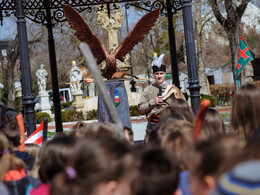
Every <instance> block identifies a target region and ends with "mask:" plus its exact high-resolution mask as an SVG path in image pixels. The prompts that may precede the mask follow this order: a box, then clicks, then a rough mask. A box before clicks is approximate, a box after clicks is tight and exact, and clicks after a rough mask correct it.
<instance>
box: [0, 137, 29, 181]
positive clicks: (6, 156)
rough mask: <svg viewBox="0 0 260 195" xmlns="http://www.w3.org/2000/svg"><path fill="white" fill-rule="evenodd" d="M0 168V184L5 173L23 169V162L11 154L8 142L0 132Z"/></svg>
mask: <svg viewBox="0 0 260 195" xmlns="http://www.w3.org/2000/svg"><path fill="white" fill-rule="evenodd" d="M0 167H1V168H0V182H2V181H3V179H4V175H5V173H6V172H7V171H9V170H12V169H24V168H25V164H24V162H23V161H22V160H20V159H19V158H16V157H15V156H13V155H12V154H11V149H10V145H9V141H8V139H7V137H6V136H5V135H4V134H3V133H2V132H0Z"/></svg>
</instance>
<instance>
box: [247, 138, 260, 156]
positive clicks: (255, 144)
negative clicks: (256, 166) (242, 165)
mask: <svg viewBox="0 0 260 195" xmlns="http://www.w3.org/2000/svg"><path fill="white" fill-rule="evenodd" d="M245 143H246V147H245V149H244V151H243V160H245V161H246V160H256V159H257V160H260V152H259V148H260V135H259V134H256V135H254V136H251V137H250V138H248V139H247V141H246V142H245Z"/></svg>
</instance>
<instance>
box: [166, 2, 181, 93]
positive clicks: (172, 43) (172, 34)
mask: <svg viewBox="0 0 260 195" xmlns="http://www.w3.org/2000/svg"><path fill="white" fill-rule="evenodd" d="M166 3H167V17H168V35H169V44H170V55H171V68H172V84H173V85H175V86H176V87H178V88H179V89H180V88H181V86H180V80H179V69H178V63H177V55H176V42H175V30H174V26H173V21H172V19H173V10H172V8H173V5H172V3H173V2H172V1H171V0H166Z"/></svg>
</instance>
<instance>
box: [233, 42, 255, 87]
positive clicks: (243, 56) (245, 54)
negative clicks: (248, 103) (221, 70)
mask: <svg viewBox="0 0 260 195" xmlns="http://www.w3.org/2000/svg"><path fill="white" fill-rule="evenodd" d="M254 58H255V54H254V53H253V52H252V50H251V49H250V47H249V46H248V45H247V44H246V42H245V41H244V40H243V39H242V38H241V37H240V46H239V55H238V58H237V67H236V81H235V82H236V86H237V89H239V88H240V85H241V73H242V70H243V69H244V68H245V67H246V65H247V64H248V63H249V62H251V61H252V60H253V59H254Z"/></svg>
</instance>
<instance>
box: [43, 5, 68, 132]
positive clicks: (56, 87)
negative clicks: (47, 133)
mask: <svg viewBox="0 0 260 195" xmlns="http://www.w3.org/2000/svg"><path fill="white" fill-rule="evenodd" d="M44 7H45V9H46V21H47V29H48V46H49V58H50V67H51V81H52V92H53V103H54V113H55V125H56V132H62V131H63V127H62V119H61V108H60V93H59V85H58V74H57V62H56V52H55V44H54V38H53V30H52V19H51V11H50V7H51V6H50V0H44Z"/></svg>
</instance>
